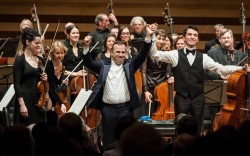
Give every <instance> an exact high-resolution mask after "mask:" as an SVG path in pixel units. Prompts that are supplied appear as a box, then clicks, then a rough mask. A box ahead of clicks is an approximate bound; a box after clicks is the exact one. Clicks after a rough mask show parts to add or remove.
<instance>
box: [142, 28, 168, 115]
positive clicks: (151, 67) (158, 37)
mask: <svg viewBox="0 0 250 156" xmlns="http://www.w3.org/2000/svg"><path fill="white" fill-rule="evenodd" d="M166 38H167V34H166V31H165V30H163V29H157V30H156V31H155V34H154V35H153V42H152V47H151V50H155V49H154V47H155V46H156V49H157V50H161V49H162V47H163V46H165V40H166ZM170 46H171V44H170V42H169V44H168V48H169V49H170ZM166 48H167V47H166ZM169 67H170V66H168V64H167V63H165V62H159V61H156V60H153V59H151V57H150V56H148V57H147V58H146V60H145V61H144V63H143V64H142V66H141V71H142V83H143V85H142V86H143V87H142V88H143V92H144V94H142V100H141V109H140V115H141V116H146V115H148V111H149V109H151V111H150V112H152V113H154V112H155V111H156V108H157V103H156V102H153V101H154V98H153V99H152V97H154V89H155V87H156V86H157V85H158V84H160V83H162V82H165V81H167V80H168V75H169V72H171V70H170V69H169ZM166 94H167V93H166ZM144 99H145V100H144ZM150 102H152V104H151V108H148V107H149V105H148V104H149V103H150Z"/></svg>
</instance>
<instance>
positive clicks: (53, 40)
mask: <svg viewBox="0 0 250 156" xmlns="http://www.w3.org/2000/svg"><path fill="white" fill-rule="evenodd" d="M59 25H60V20H59V21H58V23H57V26H56V31H55V34H54V37H53V39H52V42H51V45H50V50H49V54H48V57H47V59H46V63H45V67H46V66H47V63H48V60H49V56H50V53H51V48H52V46H53V44H54V42H55V38H56V34H57V31H58V28H59Z"/></svg>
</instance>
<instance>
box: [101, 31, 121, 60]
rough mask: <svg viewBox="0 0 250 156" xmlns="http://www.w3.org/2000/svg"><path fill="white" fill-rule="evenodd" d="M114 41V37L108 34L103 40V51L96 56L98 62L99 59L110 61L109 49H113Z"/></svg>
mask: <svg viewBox="0 0 250 156" xmlns="http://www.w3.org/2000/svg"><path fill="white" fill-rule="evenodd" d="M115 41H116V36H115V34H113V33H110V34H108V35H107V37H106V39H105V42H104V43H105V44H104V51H103V52H101V53H98V56H97V58H96V59H97V60H100V59H108V60H110V58H111V49H112V47H113V44H114V43H115Z"/></svg>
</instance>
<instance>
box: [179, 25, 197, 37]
mask: <svg viewBox="0 0 250 156" xmlns="http://www.w3.org/2000/svg"><path fill="white" fill-rule="evenodd" d="M188 29H193V30H195V31H197V32H199V29H198V27H197V26H196V25H189V26H187V27H186V28H185V29H184V30H183V32H182V35H183V36H186V34H187V30H188Z"/></svg>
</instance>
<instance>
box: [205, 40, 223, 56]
mask: <svg viewBox="0 0 250 156" xmlns="http://www.w3.org/2000/svg"><path fill="white" fill-rule="evenodd" d="M219 46H220V41H219V40H218V39H217V38H214V39H212V40H210V41H208V42H207V43H206V44H205V53H207V52H208V51H209V50H210V49H211V48H215V47H219Z"/></svg>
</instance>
